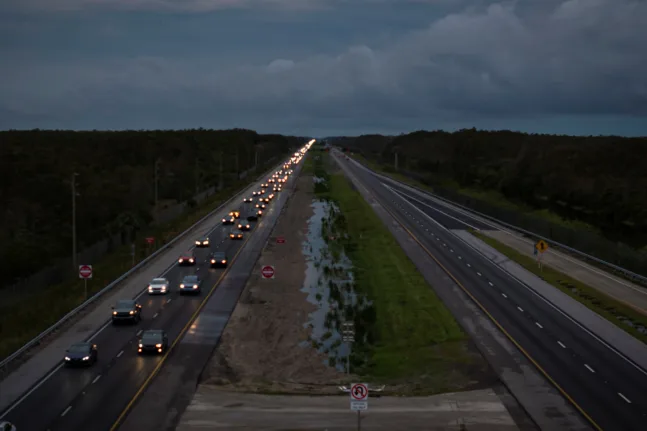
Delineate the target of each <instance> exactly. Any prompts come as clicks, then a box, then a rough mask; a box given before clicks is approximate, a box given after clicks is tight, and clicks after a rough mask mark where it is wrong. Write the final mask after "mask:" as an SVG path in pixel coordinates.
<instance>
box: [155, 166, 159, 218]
mask: <svg viewBox="0 0 647 431" xmlns="http://www.w3.org/2000/svg"><path fill="white" fill-rule="evenodd" d="M159 165H160V159H157V160H155V210H157V202H158V199H159V195H158V186H157V183H158V182H159Z"/></svg>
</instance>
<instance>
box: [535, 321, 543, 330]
mask: <svg viewBox="0 0 647 431" xmlns="http://www.w3.org/2000/svg"><path fill="white" fill-rule="evenodd" d="M535 325H537V326H538V327H539V329H544V327H543V326H541V323H539V322H535Z"/></svg>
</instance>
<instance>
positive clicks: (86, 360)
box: [65, 342, 98, 366]
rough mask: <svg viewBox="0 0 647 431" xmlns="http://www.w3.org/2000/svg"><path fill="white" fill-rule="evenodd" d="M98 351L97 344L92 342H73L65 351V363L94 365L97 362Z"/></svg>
mask: <svg viewBox="0 0 647 431" xmlns="http://www.w3.org/2000/svg"><path fill="white" fill-rule="evenodd" d="M97 359H98V352H97V345H96V344H92V343H87V342H85V343H76V344H72V345H71V346H70V348H69V349H67V350H66V351H65V365H68V366H75V365H86V366H87V365H92V364H94V363H95V362H97Z"/></svg>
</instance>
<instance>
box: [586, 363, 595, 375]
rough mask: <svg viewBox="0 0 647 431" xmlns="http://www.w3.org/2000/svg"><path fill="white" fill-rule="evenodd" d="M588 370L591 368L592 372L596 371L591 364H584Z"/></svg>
mask: <svg viewBox="0 0 647 431" xmlns="http://www.w3.org/2000/svg"><path fill="white" fill-rule="evenodd" d="M584 366H585V367H586V369H587V370H589V371H590V372H592V373H595V370H594V369H593V368H591V367H590V366H589V364H584Z"/></svg>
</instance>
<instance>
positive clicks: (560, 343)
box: [557, 341, 566, 349]
mask: <svg viewBox="0 0 647 431" xmlns="http://www.w3.org/2000/svg"><path fill="white" fill-rule="evenodd" d="M557 344H559V345H560V346H561V347H562V349H565V348H566V346H565V345H564V343H562V342H561V341H558V342H557Z"/></svg>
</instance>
